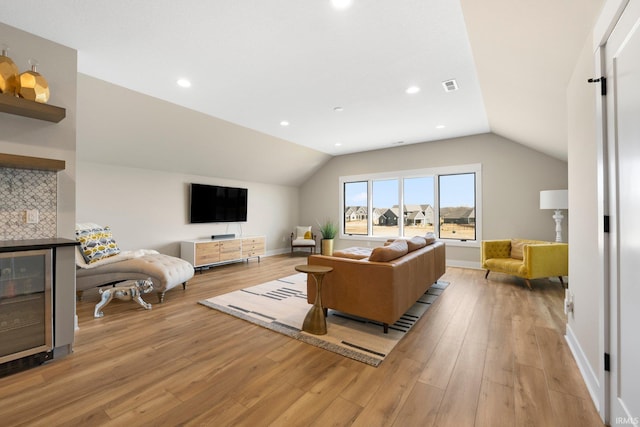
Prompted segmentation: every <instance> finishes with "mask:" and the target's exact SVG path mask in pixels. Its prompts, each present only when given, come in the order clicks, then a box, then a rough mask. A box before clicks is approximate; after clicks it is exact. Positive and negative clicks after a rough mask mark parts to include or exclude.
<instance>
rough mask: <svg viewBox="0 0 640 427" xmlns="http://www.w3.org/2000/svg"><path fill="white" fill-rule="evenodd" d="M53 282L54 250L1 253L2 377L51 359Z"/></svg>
mask: <svg viewBox="0 0 640 427" xmlns="http://www.w3.org/2000/svg"><path fill="white" fill-rule="evenodd" d="M51 284H52V251H51V249H38V250H25V251H17V252H4V253H0V376H2V375H3V374H6V372H3V371H5V370H13V371H15V370H16V368H18V370H20V369H19V368H20V365H24V367H25V368H26V367H29V366H28V365H30V366H33V365H34V364H39V363H42V362H44V361H45V360H47V359H49V358H51V356H52V348H53V332H52V331H53V315H52V303H51ZM16 365H17V366H16Z"/></svg>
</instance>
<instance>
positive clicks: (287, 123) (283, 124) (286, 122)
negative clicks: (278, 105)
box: [280, 120, 289, 126]
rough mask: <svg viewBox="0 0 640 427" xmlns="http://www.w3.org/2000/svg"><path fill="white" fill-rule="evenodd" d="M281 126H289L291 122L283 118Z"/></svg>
mask: <svg viewBox="0 0 640 427" xmlns="http://www.w3.org/2000/svg"><path fill="white" fill-rule="evenodd" d="M280 126H289V122H288V121H286V120H283V121H281V122H280Z"/></svg>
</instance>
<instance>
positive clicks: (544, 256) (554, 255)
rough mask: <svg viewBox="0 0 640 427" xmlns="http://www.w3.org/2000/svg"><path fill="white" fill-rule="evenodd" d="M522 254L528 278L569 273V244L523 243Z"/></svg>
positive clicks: (566, 274)
mask: <svg viewBox="0 0 640 427" xmlns="http://www.w3.org/2000/svg"><path fill="white" fill-rule="evenodd" d="M522 255H523V256H522V261H523V263H524V265H525V267H526V271H527V276H529V278H532V279H533V278H537V277H554V276H568V275H569V245H568V244H567V243H537V244H529V245H525V246H524V248H523V251H522Z"/></svg>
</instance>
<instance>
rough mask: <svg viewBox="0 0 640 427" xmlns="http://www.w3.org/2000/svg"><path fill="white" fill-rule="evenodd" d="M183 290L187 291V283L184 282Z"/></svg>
mask: <svg viewBox="0 0 640 427" xmlns="http://www.w3.org/2000/svg"><path fill="white" fill-rule="evenodd" d="M182 289H183V290H186V289H187V282H184V283H183V284H182Z"/></svg>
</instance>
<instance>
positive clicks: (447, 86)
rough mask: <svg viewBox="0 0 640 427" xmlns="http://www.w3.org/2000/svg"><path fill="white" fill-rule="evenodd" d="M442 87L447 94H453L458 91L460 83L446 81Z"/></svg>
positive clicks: (452, 80)
mask: <svg viewBox="0 0 640 427" xmlns="http://www.w3.org/2000/svg"><path fill="white" fill-rule="evenodd" d="M442 87H444V91H445V92H453V91H454V90H458V82H456V80H455V79H451V80H445V81H443V82H442Z"/></svg>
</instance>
